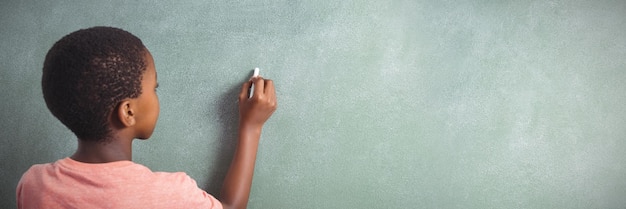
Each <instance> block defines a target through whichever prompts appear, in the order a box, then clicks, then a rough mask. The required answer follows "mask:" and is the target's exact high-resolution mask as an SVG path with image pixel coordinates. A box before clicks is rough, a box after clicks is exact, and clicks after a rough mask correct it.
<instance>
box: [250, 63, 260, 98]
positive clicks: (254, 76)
mask: <svg viewBox="0 0 626 209" xmlns="http://www.w3.org/2000/svg"><path fill="white" fill-rule="evenodd" d="M256 77H259V68H258V67H255V68H254V73H252V78H256ZM252 94H254V83H252V85H250V91H249V92H248V98H252Z"/></svg>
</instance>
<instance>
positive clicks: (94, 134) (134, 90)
mask: <svg viewBox="0 0 626 209" xmlns="http://www.w3.org/2000/svg"><path fill="white" fill-rule="evenodd" d="M148 67H151V69H150V70H151V71H154V70H152V69H154V66H153V63H152V57H151V55H150V53H149V52H148V50H147V49H146V48H145V46H144V45H143V43H142V42H141V40H140V39H139V38H137V37H136V36H134V35H133V34H131V33H129V32H126V31H124V30H121V29H117V28H111V27H94V28H88V29H83V30H78V31H75V32H73V33H70V34H69V35H67V36H65V37H63V38H62V39H61V40H59V41H57V42H56V43H55V44H54V45H53V46H52V48H51V49H50V50H49V51H48V54H47V55H46V59H45V61H44V66H43V76H42V79H41V84H42V90H43V96H44V99H45V101H46V105H47V106H48V109H50V111H51V112H52V114H53V115H54V116H55V117H57V118H58V119H59V120H60V121H61V122H62V123H63V124H64V125H65V126H67V127H68V128H69V129H70V130H72V132H74V134H76V136H77V137H78V138H79V139H81V140H93V141H98V140H103V139H106V138H109V137H110V134H111V131H112V126H113V125H112V124H111V123H112V122H111V118H112V117H115V115H116V114H115V112H116V110H118V109H119V108H120V105H122V102H123V101H125V100H128V99H134V98H135V99H136V98H139V97H140V95H141V94H142V93H143V92H142V85H144V83H145V82H142V79H143V78H144V74H148V73H146V71H147V70H146V69H147V68H148ZM151 75H152V74H151ZM154 83H156V72H154ZM143 89H144V91H145V88H143ZM152 93H154V92H152ZM154 96H155V97H156V95H154ZM144 101H149V102H154V101H153V100H144ZM156 103H157V115H158V100H157V101H156ZM133 114H134V113H133ZM154 122H155V123H156V118H155V119H154ZM152 128H154V127H152ZM151 132H152V130H150V134H151ZM147 137H149V135H148V136H147Z"/></svg>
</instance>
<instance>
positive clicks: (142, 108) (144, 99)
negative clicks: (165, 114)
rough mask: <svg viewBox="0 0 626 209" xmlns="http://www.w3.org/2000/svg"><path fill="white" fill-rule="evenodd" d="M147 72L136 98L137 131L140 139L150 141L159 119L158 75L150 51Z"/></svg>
mask: <svg viewBox="0 0 626 209" xmlns="http://www.w3.org/2000/svg"><path fill="white" fill-rule="evenodd" d="M145 61H146V71H145V72H144V73H143V78H142V79H141V95H139V97H138V98H136V102H137V110H136V124H135V125H136V130H137V138H138V139H148V138H150V136H152V132H153V131H154V127H155V126H156V122H157V119H158V117H159V97H158V96H157V94H156V88H157V87H158V82H157V73H156V68H155V66H154V60H153V58H152V54H150V51H148V49H146V55H145Z"/></svg>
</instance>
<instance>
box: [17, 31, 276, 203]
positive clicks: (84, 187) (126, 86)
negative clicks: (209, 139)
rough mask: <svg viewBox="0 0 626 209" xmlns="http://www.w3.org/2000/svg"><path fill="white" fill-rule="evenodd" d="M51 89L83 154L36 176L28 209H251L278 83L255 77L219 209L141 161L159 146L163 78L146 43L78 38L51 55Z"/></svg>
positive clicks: (23, 183) (189, 184) (93, 34)
mask: <svg viewBox="0 0 626 209" xmlns="http://www.w3.org/2000/svg"><path fill="white" fill-rule="evenodd" d="M41 84H42V90H43V95H44V99H45V101H46V105H47V107H48V109H50V111H51V112H52V114H53V115H54V116H55V117H57V118H58V119H59V120H60V121H61V122H62V123H63V124H64V125H65V126H67V127H68V128H69V129H70V130H72V132H74V134H75V135H76V136H77V138H78V149H77V150H76V152H75V153H74V154H73V155H72V156H71V157H68V158H65V159H61V160H58V161H56V162H54V163H48V164H41V165H34V166H32V167H31V168H30V169H29V170H28V171H26V173H24V175H23V176H22V179H21V180H20V182H19V184H18V186H17V205H18V208H222V207H224V208H245V207H246V205H247V203H248V197H249V194H250V186H251V183H252V175H253V171H254V163H255V160H256V152H257V148H258V143H259V137H260V134H261V129H262V127H263V124H264V123H265V121H266V120H267V119H268V118H269V117H270V116H271V115H272V113H273V112H274V110H275V109H276V95H275V91H274V85H273V83H272V81H271V80H266V79H263V78H261V77H253V78H252V79H250V81H248V82H245V83H244V84H243V86H242V89H241V93H240V94H239V112H240V123H239V141H238V144H237V148H236V150H235V156H234V157H233V161H232V163H231V166H230V169H229V170H228V173H227V176H226V178H225V180H224V185H223V187H222V191H221V197H220V200H219V201H218V200H217V199H215V198H214V197H213V196H211V195H209V194H207V193H206V192H205V191H203V190H201V189H200V188H198V186H197V184H196V182H195V181H194V180H193V179H191V178H190V177H189V176H187V175H186V174H185V173H182V172H179V173H165V172H152V171H150V170H149V169H148V168H147V167H145V166H142V165H139V164H136V163H133V162H132V161H131V160H132V141H133V140H134V139H135V138H138V139H148V138H150V136H151V135H152V131H153V130H154V127H155V125H156V121H157V117H158V114H159V101H158V97H157V95H156V88H157V86H158V84H157V73H156V69H155V67H154V62H153V59H152V56H151V54H150V52H149V51H148V49H147V48H146V47H145V46H144V45H143V43H142V42H141V40H140V39H139V38H137V37H135V36H134V35H132V34H130V33H129V32H126V31H124V30H121V29H117V28H110V27H94V28H88V29H83V30H79V31H76V32H73V33H70V34H69V35H67V36H65V37H63V38H62V39H61V40H59V41H58V42H56V43H55V44H54V45H53V46H52V48H51V49H50V50H49V51H48V54H47V55H46V59H45V61H44V66H43V76H42V81H41ZM252 84H254V87H255V88H254V94H253V96H252V97H251V98H248V92H247V91H248V89H249V88H250V86H251V85H252Z"/></svg>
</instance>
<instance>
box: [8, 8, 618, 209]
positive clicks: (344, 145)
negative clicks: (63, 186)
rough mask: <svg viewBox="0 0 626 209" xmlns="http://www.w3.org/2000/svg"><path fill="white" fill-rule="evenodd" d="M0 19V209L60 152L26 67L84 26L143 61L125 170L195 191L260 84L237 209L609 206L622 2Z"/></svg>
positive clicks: (117, 12) (53, 13) (65, 140)
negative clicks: (249, 171)
mask: <svg viewBox="0 0 626 209" xmlns="http://www.w3.org/2000/svg"><path fill="white" fill-rule="evenodd" d="M0 17H1V19H0V28H1V29H0V48H1V49H2V51H1V52H0V85H1V92H0V97H1V98H2V99H1V100H0V125H1V128H2V129H1V131H0V140H2V141H1V143H2V145H1V146H0V157H1V159H2V161H1V164H0V165H1V166H2V167H1V169H0V182H1V188H0V195H1V196H0V203H1V205H0V207H1V208H14V207H15V186H16V185H17V182H18V180H19V178H20V176H21V174H22V173H23V172H24V171H26V170H27V169H28V168H29V167H30V166H31V165H32V164H35V163H46V162H53V161H55V160H57V159H60V158H64V157H66V156H69V155H71V154H72V153H73V151H74V149H75V148H76V139H75V137H74V136H73V134H72V133H71V132H70V131H69V130H67V129H66V128H65V127H64V126H63V125H62V124H61V123H60V122H58V121H57V120H56V119H55V118H54V117H53V116H52V115H51V114H50V113H49V111H48V110H47V108H46V106H45V103H44V101H43V98H42V94H41V86H40V79H41V67H42V63H43V59H44V56H45V53H46V52H47V50H48V49H49V48H50V47H51V46H52V44H53V43H54V42H55V41H57V40H58V39H60V38H61V37H62V36H64V35H66V34H68V33H70V32H72V31H75V30H78V29H81V28H87V27H92V26H98V25H106V26H114V27H120V28H123V29H125V30H128V31H129V32H131V33H133V34H135V35H137V36H138V37H140V38H141V39H142V40H143V41H144V43H145V44H146V46H147V47H148V48H149V50H150V51H151V52H152V55H153V56H154V59H155V64H156V68H157V72H158V79H159V83H160V88H159V90H158V91H159V92H158V94H159V96H160V101H161V115H160V118H159V122H158V125H157V127H156V131H155V133H154V135H153V137H152V138H150V139H149V140H147V141H139V140H137V141H136V142H135V143H134V153H133V157H134V161H135V162H138V163H141V164H144V165H146V166H148V167H150V168H151V169H153V170H155V171H183V172H187V173H188V174H189V175H190V176H192V177H193V178H194V179H196V181H197V182H198V184H199V186H200V187H201V188H204V189H206V190H207V191H209V192H211V193H213V194H215V192H216V191H219V188H220V186H221V185H220V184H221V181H222V179H223V177H224V174H225V171H226V168H227V167H228V164H229V162H230V159H231V156H232V154H233V153H232V152H233V149H234V143H233V141H234V140H235V137H236V135H235V133H236V129H237V127H236V124H237V111H236V100H237V99H236V98H237V95H236V94H237V92H238V91H239V86H240V84H241V83H242V82H243V81H245V80H246V79H247V78H248V77H249V76H250V74H251V70H252V69H253V68H254V67H259V68H261V74H262V75H263V76H265V77H267V78H271V79H273V80H274V81H275V84H276V86H277V94H278V100H279V104H278V105H279V106H278V110H277V111H276V113H275V114H274V116H273V117H272V118H271V119H270V120H269V122H268V123H267V124H266V127H265V129H264V132H263V135H262V139H261V145H260V147H259V155H258V159H257V167H256V171H255V176H254V183H253V187H252V194H251V198H250V204H249V208H623V207H624V206H625V205H626V198H624V197H626V108H625V106H626V105H625V104H626V34H625V32H626V1H578V0H573V1H570V0H555V1H438V0H407V1H401V0H398V1H351V0H346V1H284V0H283V1H281V0H278V1H269V0H243V1H202V0H194V1H157V0H152V1H124V2H121V1H113V0H104V1H35V0H24V1H18V0H4V1H2V2H1V3H0ZM164 189H165V188H164Z"/></svg>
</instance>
